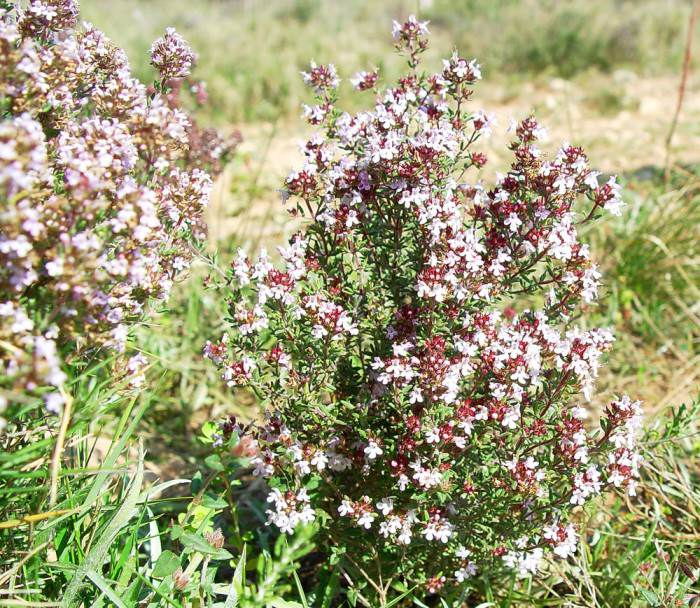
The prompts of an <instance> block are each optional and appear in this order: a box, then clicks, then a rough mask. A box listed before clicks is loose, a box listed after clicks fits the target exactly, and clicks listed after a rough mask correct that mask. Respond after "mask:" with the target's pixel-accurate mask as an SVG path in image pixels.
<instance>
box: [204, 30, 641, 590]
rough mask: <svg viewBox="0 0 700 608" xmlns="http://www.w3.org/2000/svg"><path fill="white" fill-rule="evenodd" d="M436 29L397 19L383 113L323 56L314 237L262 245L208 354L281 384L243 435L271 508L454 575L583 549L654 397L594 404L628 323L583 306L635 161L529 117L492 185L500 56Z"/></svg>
mask: <svg viewBox="0 0 700 608" xmlns="http://www.w3.org/2000/svg"><path fill="white" fill-rule="evenodd" d="M426 32H427V29H426V25H425V24H424V23H420V22H418V21H417V20H415V19H414V18H411V19H409V20H408V21H407V22H406V23H404V24H396V25H395V26H394V37H395V38H396V40H397V45H398V46H399V48H400V49H401V50H402V51H404V52H405V53H406V54H407V55H408V58H409V68H410V70H409V73H408V74H406V75H405V76H404V77H403V78H401V79H400V80H399V81H398V83H397V84H396V85H395V86H392V87H389V88H387V89H385V90H384V91H381V92H378V93H377V96H376V101H375V103H374V106H373V108H372V109H371V110H370V111H364V112H360V113H358V114H354V115H353V114H348V113H343V112H342V111H340V110H339V109H338V108H337V107H336V106H335V99H334V95H335V92H334V91H333V90H332V87H333V86H334V83H335V82H336V81H337V76H336V75H335V70H334V69H332V68H331V67H326V68H324V67H322V66H317V65H313V66H312V68H311V71H310V72H309V73H308V74H307V75H306V76H305V77H306V80H307V82H308V84H309V85H310V86H312V87H313V88H314V89H315V90H316V92H317V94H318V99H317V102H318V105H317V106H315V107H316V108H321V109H322V111H319V112H315V111H314V112H309V113H307V114H308V115H309V120H310V122H311V123H312V124H320V125H322V127H323V129H324V134H316V135H314V136H313V137H312V138H311V139H310V140H309V141H308V142H307V143H306V144H305V145H304V146H303V148H302V151H303V154H304V157H305V162H304V164H303V165H302V166H301V167H300V168H298V169H297V170H295V171H293V172H292V173H291V174H290V176H289V178H288V179H287V181H286V184H285V190H286V192H285V196H284V198H285V200H286V201H287V204H288V205H290V212H292V213H293V214H296V215H299V216H302V217H303V218H305V219H306V225H305V228H304V230H303V234H300V235H297V236H296V237H294V238H293V239H292V240H291V242H290V245H289V246H288V247H283V248H281V249H280V252H279V253H280V257H281V259H282V265H281V266H280V267H276V266H275V265H273V263H272V262H271V260H270V258H269V256H268V254H267V253H266V252H264V251H263V252H262V253H261V254H260V255H259V257H258V258H257V259H256V260H250V259H248V257H247V256H246V255H245V253H243V252H240V253H239V255H238V256H237V257H236V259H235V260H234V263H233V265H232V268H231V272H230V286H231V296H232V301H233V302H236V314H235V315H234V319H233V323H234V327H233V331H232V332H231V333H230V334H229V335H227V336H224V338H222V339H221V340H219V341H217V342H214V343H209V344H208V345H207V347H206V349H205V353H206V355H207V356H208V357H209V358H211V359H212V360H213V361H214V362H215V363H216V364H217V365H219V366H220V367H221V370H222V375H223V377H224V379H225V380H226V381H227V382H228V383H229V385H231V386H246V387H250V388H251V389H252V390H253V391H254V392H255V394H256V395H259V396H261V397H262V398H263V399H265V402H266V403H268V404H270V407H269V410H268V412H267V417H266V420H265V422H264V423H263V424H261V425H260V426H259V427H258V428H257V429H256V430H255V431H247V432H246V433H247V434H243V436H241V439H244V438H245V439H246V441H247V442H248V443H247V445H248V446H249V447H251V446H252V448H253V449H254V451H255V455H254V456H253V457H252V459H251V464H252V466H253V467H254V471H255V474H257V475H261V476H263V477H265V478H266V479H267V480H268V483H269V484H270V486H271V487H272V488H273V490H272V494H271V498H270V501H271V502H272V503H274V505H275V506H276V508H275V509H273V510H271V511H270V512H269V522H270V524H273V525H277V526H278V527H279V528H280V529H281V530H283V531H284V532H289V531H290V529H292V528H294V524H295V522H296V523H300V522H302V521H306V520H310V519H312V518H314V517H315V518H316V520H318V521H319V522H321V523H320V525H321V530H322V532H321V533H322V534H323V533H326V534H327V536H328V540H329V542H330V543H334V544H336V545H340V546H341V548H342V549H343V550H344V551H345V552H346V554H347V555H349V556H354V563H357V562H358V560H360V561H361V560H362V557H363V556H368V559H367V560H366V561H364V562H363V570H364V572H371V571H372V569H373V568H376V567H378V566H376V564H380V565H383V567H385V568H386V570H385V572H398V573H401V574H402V575H403V576H404V577H405V578H406V579H408V580H411V581H412V582H413V583H417V584H422V585H424V587H425V589H427V590H428V591H430V592H435V593H443V592H445V590H447V589H450V588H455V586H458V585H461V584H464V582H465V580H467V579H468V578H469V577H472V576H474V575H475V574H476V573H477V572H480V571H484V570H486V571H490V572H498V569H499V568H509V569H514V570H516V571H517V572H519V573H521V574H522V575H527V574H530V573H534V572H537V571H538V570H539V569H540V567H541V566H542V563H543V561H544V560H545V559H546V558H548V557H559V558H566V557H568V556H570V555H571V554H572V553H573V552H574V551H575V550H576V544H577V539H578V534H577V531H576V513H577V510H580V507H581V506H582V505H585V504H586V502H588V501H589V500H591V499H593V498H594V497H595V496H597V495H598V494H600V493H601V492H603V491H604V490H606V489H608V488H611V487H621V486H625V487H626V488H627V489H628V491H629V492H630V493H631V494H632V493H634V485H635V479H636V478H637V475H638V466H639V463H640V456H639V454H638V451H637V449H636V443H635V442H636V435H637V431H638V428H639V423H640V422H639V421H640V416H641V412H640V406H639V404H638V403H636V402H632V401H630V400H629V398H627V397H624V398H621V399H619V400H616V401H614V402H613V403H612V404H611V405H610V407H609V410H608V412H607V414H606V415H605V416H604V419H603V424H602V428H600V429H592V428H590V426H586V424H585V423H584V419H585V417H586V414H587V409H586V407H585V401H586V399H588V398H589V397H590V396H591V394H592V392H593V390H594V385H595V379H596V377H597V375H598V371H599V368H600V365H601V361H602V357H603V355H604V353H605V352H606V351H607V350H609V349H610V347H611V345H612V342H613V336H612V333H611V332H610V331H609V330H607V329H601V328H586V326H585V325H584V324H583V322H582V321H581V319H580V317H581V314H580V313H581V312H584V311H585V309H586V308H587V307H588V306H589V305H590V304H592V303H593V302H594V301H595V299H596V297H597V295H598V290H599V281H600V278H601V275H600V272H599V271H598V269H597V266H596V264H595V263H594V261H593V260H592V259H591V256H590V252H589V249H588V247H587V246H586V245H585V244H583V243H581V242H580V240H579V238H578V231H579V226H580V225H581V224H583V223H585V222H589V221H591V220H593V219H595V218H596V217H597V216H598V215H600V213H601V212H603V211H604V210H608V211H610V212H612V213H620V207H621V205H622V202H621V199H620V192H619V188H618V186H617V185H616V183H615V180H614V179H611V180H610V181H608V182H607V183H604V184H601V183H600V182H599V175H598V174H597V173H596V172H595V171H593V170H592V169H591V168H590V167H589V164H588V160H587V158H586V155H585V154H584V152H583V151H582V150H581V149H580V148H578V147H576V146H572V145H569V144H565V145H563V146H562V147H561V148H560V150H559V151H558V152H557V153H556V154H554V155H552V156H549V157H548V156H546V155H545V154H544V153H543V152H542V151H541V150H540V149H539V147H538V140H539V139H540V138H541V137H542V136H543V133H544V130H543V129H542V128H541V127H540V126H539V125H538V123H537V122H536V121H535V120H534V118H531V117H529V118H526V119H525V120H522V121H521V122H520V123H517V124H516V125H515V126H514V128H513V142H512V145H511V151H512V154H513V157H514V158H513V162H512V165H511V167H510V169H509V170H508V171H507V172H506V173H505V174H503V175H500V176H499V177H498V179H497V181H496V183H495V184H492V185H487V184H485V183H482V182H481V181H479V179H478V178H479V173H478V171H479V169H480V168H481V167H482V166H483V165H484V163H485V162H486V157H485V155H484V154H483V153H481V152H478V151H474V150H473V148H474V146H475V143H476V142H477V141H478V140H479V139H480V138H481V137H483V136H486V135H487V134H488V133H489V131H490V130H491V128H492V125H493V119H492V118H491V117H490V115H489V114H488V113H486V112H484V111H482V110H480V109H472V108H471V105H472V102H471V97H472V93H473V91H472V88H471V87H472V86H473V85H474V84H475V83H476V82H477V81H478V80H479V78H480V77H481V72H480V69H479V66H478V64H477V63H476V61H474V60H466V59H463V58H461V57H460V56H459V55H457V54H454V55H453V56H452V57H451V58H450V59H448V60H445V62H444V64H443V69H442V70H441V71H440V72H438V73H435V74H432V75H426V74H423V73H420V72H419V71H418V70H417V65H418V62H419V59H420V53H421V52H422V51H423V50H424V49H425V47H426V44H427V42H426V38H425V35H426ZM355 84H356V87H357V88H358V89H361V90H362V89H369V88H375V87H376V78H375V77H374V76H372V77H370V76H369V75H368V74H361V75H359V76H358V77H357V78H356V79H355ZM294 203H296V204H294ZM300 497H301V498H300ZM298 513H302V514H303V515H299V514H298ZM314 513H315V515H313V514H314ZM321 514H323V516H321ZM370 553H371V554H372V555H369V554H370ZM406 556H409V558H407V557H406ZM374 558H376V559H374ZM375 574H376V572H375Z"/></svg>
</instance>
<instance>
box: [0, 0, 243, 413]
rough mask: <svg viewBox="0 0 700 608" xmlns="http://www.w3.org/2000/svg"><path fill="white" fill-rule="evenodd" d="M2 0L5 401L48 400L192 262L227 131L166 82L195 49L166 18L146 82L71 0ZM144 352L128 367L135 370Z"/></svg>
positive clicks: (1, 369)
mask: <svg viewBox="0 0 700 608" xmlns="http://www.w3.org/2000/svg"><path fill="white" fill-rule="evenodd" d="M2 6H4V8H0V46H1V47H2V59H0V110H1V111H2V122H0V198H1V201H0V222H1V223H2V232H1V233H0V382H1V383H0V414H1V413H2V410H4V409H5V408H6V407H7V406H8V404H9V405H17V406H25V405H31V404H32V403H34V402H35V401H36V398H37V397H41V398H42V399H43V401H44V403H45V405H46V408H47V409H48V410H49V411H51V412H56V411H59V409H60V408H61V405H62V402H63V396H62V395H61V392H60V390H59V389H60V387H61V385H62V384H63V382H64V381H65V379H66V374H65V372H64V369H63V365H64V363H66V362H67V360H66V357H67V358H68V359H74V358H75V357H76V352H77V353H79V354H80V353H85V352H93V351H94V350H95V349H100V348H103V349H109V350H111V351H113V352H117V353H119V352H122V351H124V350H125V347H126V341H127V338H128V335H129V331H130V328H131V327H132V326H133V325H134V324H136V323H138V322H139V321H140V320H142V318H143V316H144V314H145V313H146V311H147V310H148V307H149V305H150V303H152V302H153V301H154V300H161V299H163V298H165V297H167V294H168V291H169V290H170V287H171V286H172V284H173V281H174V280H175V279H176V277H177V276H178V274H179V273H180V272H181V271H182V270H183V269H185V268H186V267H187V266H188V265H189V263H190V260H191V258H192V254H193V251H194V249H193V246H196V244H197V243H198V242H199V241H201V239H202V238H203V236H204V234H205V226H204V223H203V219H202V213H203V210H204V208H205V206H206V204H207V201H208V198H209V193H210V189H211V176H210V174H209V173H208V171H210V170H212V169H213V170H214V171H218V170H220V168H221V162H222V160H223V159H225V157H226V156H227V155H228V154H229V153H230V152H231V150H232V149H233V146H234V145H235V143H236V141H235V140H233V139H232V140H225V139H222V138H221V137H219V136H218V135H217V134H216V133H214V132H212V131H210V130H202V129H199V127H197V125H196V124H195V123H194V122H193V121H192V119H191V118H190V117H189V116H188V115H187V113H186V112H185V111H184V110H182V109H181V108H180V103H179V97H178V95H177V94H176V93H177V91H174V90H173V89H172V87H169V86H168V83H171V82H172V81H171V79H173V78H178V79H183V78H185V77H186V76H188V75H189V72H190V68H191V66H192V64H193V63H194V54H193V53H192V51H191V50H190V49H189V47H188V46H187V45H186V43H185V42H184V41H183V40H182V38H180V37H179V36H178V35H177V34H176V33H175V32H174V31H172V30H168V31H167V32H166V35H165V36H164V37H163V38H161V39H160V40H158V41H156V42H155V43H154V46H153V50H152V63H153V65H154V66H155V67H156V68H158V69H159V70H160V75H161V78H162V80H161V82H160V84H157V85H156V87H155V88H152V89H151V90H148V89H147V87H146V86H145V85H143V84H142V83H140V82H139V81H138V80H136V79H135V78H134V77H133V76H132V75H131V72H130V68H129V64H128V61H127V58H126V55H125V54H124V52H123V51H122V50H121V49H119V48H117V47H116V46H114V45H113V44H112V43H111V42H110V41H109V40H108V39H107V38H106V37H105V36H104V35H103V34H102V33H101V32H100V31H98V30H96V29H95V28H93V27H92V26H91V25H85V27H84V28H83V29H77V28H76V24H77V19H78V5H77V2H75V0H31V2H29V4H28V6H25V7H24V8H23V7H22V6H21V5H19V4H8V3H2ZM182 82H183V81H182V80H179V81H177V85H178V91H179V87H180V86H181V84H182ZM192 86H195V87H196V89H195V94H197V92H198V91H200V90H201V91H204V89H203V88H202V85H192ZM197 96H198V97H199V98H201V99H200V100H202V99H203V97H202V94H197ZM64 355H65V356H64ZM144 364H145V359H144V358H143V357H142V356H140V355H137V356H135V357H132V358H130V359H129V360H128V361H127V362H126V363H125V364H124V365H123V367H124V371H125V372H126V373H128V374H130V375H131V376H132V382H136V383H138V380H139V377H140V376H139V371H140V370H141V369H142V368H143V366H144ZM1 426H4V420H3V419H2V418H0V427H1Z"/></svg>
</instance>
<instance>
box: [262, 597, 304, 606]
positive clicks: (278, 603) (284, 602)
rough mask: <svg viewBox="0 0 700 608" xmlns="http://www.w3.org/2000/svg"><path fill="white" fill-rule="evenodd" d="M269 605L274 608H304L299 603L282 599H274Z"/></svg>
mask: <svg viewBox="0 0 700 608" xmlns="http://www.w3.org/2000/svg"><path fill="white" fill-rule="evenodd" d="M268 605H269V606H272V608H304V607H303V606H302V605H301V604H300V603H299V602H290V601H288V600H283V599H282V598H281V597H275V598H272V599H271V600H270V601H269V602H268Z"/></svg>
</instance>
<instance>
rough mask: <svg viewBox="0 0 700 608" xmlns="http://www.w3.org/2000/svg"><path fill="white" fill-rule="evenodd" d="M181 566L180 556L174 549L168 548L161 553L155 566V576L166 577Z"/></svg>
mask: <svg viewBox="0 0 700 608" xmlns="http://www.w3.org/2000/svg"><path fill="white" fill-rule="evenodd" d="M179 567H180V558H179V557H178V556H177V555H175V554H174V553H173V552H172V551H168V550H167V549H166V550H165V551H163V553H161V554H160V557H159V558H158V561H157V562H156V565H155V566H154V567H153V576H154V577H155V578H165V577H166V576H170V575H171V574H172V573H173V572H175V570H177V569H178V568H179Z"/></svg>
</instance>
